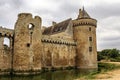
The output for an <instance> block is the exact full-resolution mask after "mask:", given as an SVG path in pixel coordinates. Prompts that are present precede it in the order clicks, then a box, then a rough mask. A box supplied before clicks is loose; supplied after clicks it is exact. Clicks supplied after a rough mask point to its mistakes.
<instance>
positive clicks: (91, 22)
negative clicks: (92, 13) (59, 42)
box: [73, 18, 97, 27]
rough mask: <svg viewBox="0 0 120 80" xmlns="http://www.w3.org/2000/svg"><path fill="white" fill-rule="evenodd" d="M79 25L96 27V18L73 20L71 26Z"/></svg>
mask: <svg viewBox="0 0 120 80" xmlns="http://www.w3.org/2000/svg"><path fill="white" fill-rule="evenodd" d="M80 25H91V26H95V27H97V20H95V19H91V18H88V19H87V18H86V19H85V18H84V19H76V20H73V27H76V26H80Z"/></svg>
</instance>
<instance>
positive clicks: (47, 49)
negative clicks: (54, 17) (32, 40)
mask: <svg viewBox="0 0 120 80" xmlns="http://www.w3.org/2000/svg"><path fill="white" fill-rule="evenodd" d="M42 43H43V59H42V60H43V61H42V63H43V67H46V68H51V67H53V68H61V67H63V68H65V67H74V66H75V57H76V44H75V42H74V41H69V40H64V39H59V38H53V37H44V38H43V39H42Z"/></svg>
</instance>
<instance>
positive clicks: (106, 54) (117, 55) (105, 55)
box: [97, 49, 120, 62]
mask: <svg viewBox="0 0 120 80" xmlns="http://www.w3.org/2000/svg"><path fill="white" fill-rule="evenodd" d="M97 56H98V61H100V60H111V61H117V62H118V61H120V51H119V50H117V49H104V50H102V51H100V52H98V55H97Z"/></svg>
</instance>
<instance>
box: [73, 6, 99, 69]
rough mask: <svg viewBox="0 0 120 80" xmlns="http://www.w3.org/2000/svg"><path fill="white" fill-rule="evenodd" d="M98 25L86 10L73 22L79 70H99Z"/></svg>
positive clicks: (80, 11) (80, 12) (81, 11)
mask: <svg viewBox="0 0 120 80" xmlns="http://www.w3.org/2000/svg"><path fill="white" fill-rule="evenodd" d="M96 23H97V21H96V20H95V19H93V18H91V17H90V16H89V15H88V13H87V12H86V11H85V10H84V8H83V9H82V10H81V9H80V10H79V15H78V18H77V19H76V20H73V31H74V40H75V41H76V43H77V49H76V55H77V57H76V66H77V68H79V69H92V68H97V46H96V26H97V24H96Z"/></svg>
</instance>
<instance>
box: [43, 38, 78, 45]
mask: <svg viewBox="0 0 120 80" xmlns="http://www.w3.org/2000/svg"><path fill="white" fill-rule="evenodd" d="M42 42H46V43H53V44H65V45H72V46H76V42H74V40H68V39H61V38H54V37H50V36H42Z"/></svg>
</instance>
